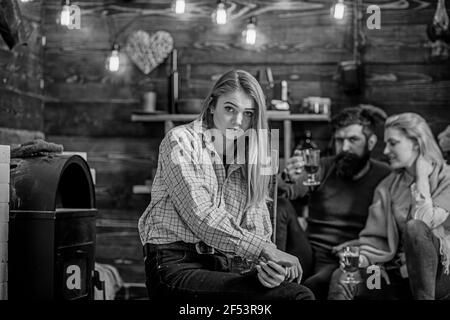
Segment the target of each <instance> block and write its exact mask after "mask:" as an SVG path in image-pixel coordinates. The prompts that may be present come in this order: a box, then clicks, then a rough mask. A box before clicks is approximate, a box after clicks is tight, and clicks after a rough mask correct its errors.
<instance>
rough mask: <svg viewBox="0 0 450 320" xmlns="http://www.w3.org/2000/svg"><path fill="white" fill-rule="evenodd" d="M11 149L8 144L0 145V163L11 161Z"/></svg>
mask: <svg viewBox="0 0 450 320" xmlns="http://www.w3.org/2000/svg"><path fill="white" fill-rule="evenodd" d="M10 155H11V150H10V147H9V146H5V145H0V163H10V162H11V158H10Z"/></svg>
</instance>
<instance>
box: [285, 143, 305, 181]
mask: <svg viewBox="0 0 450 320" xmlns="http://www.w3.org/2000/svg"><path fill="white" fill-rule="evenodd" d="M304 165H305V162H304V161H303V158H302V157H301V155H300V151H299V150H295V151H294V156H293V157H291V158H289V159H288V160H287V161H286V171H287V174H288V176H289V179H290V180H291V181H292V182H296V181H297V180H298V179H300V176H301V173H302V171H303V167H304Z"/></svg>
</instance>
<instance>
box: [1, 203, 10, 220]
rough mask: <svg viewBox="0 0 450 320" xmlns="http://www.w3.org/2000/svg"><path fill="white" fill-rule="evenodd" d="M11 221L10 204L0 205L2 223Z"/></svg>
mask: <svg viewBox="0 0 450 320" xmlns="http://www.w3.org/2000/svg"><path fill="white" fill-rule="evenodd" d="M8 221H9V204H7V203H0V223H5V222H8Z"/></svg>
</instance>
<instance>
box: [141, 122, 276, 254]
mask: <svg viewBox="0 0 450 320" xmlns="http://www.w3.org/2000/svg"><path fill="white" fill-rule="evenodd" d="M245 176H246V173H245V165H241V164H230V166H229V167H228V173H227V172H226V170H225V168H224V165H223V162H222V159H221V157H220V156H219V155H218V153H217V152H216V149H215V147H214V144H213V143H212V142H211V135H210V133H209V132H208V131H207V130H206V129H205V128H204V127H202V123H201V121H199V120H196V121H193V122H191V123H189V124H186V125H183V126H179V127H176V128H174V129H172V130H171V131H170V132H169V133H168V134H167V135H166V137H165V138H164V139H163V141H162V142H161V145H160V148H159V159H158V169H157V171H156V175H155V178H154V181H153V186H152V199H151V202H150V204H149V206H148V207H147V209H146V210H145V212H144V213H143V215H142V216H141V218H140V219H139V233H140V237H141V241H142V243H143V244H145V243H153V244H164V243H172V242H175V241H183V242H186V243H196V242H199V241H203V242H205V243H206V244H208V245H210V246H211V247H213V248H215V249H217V250H219V251H221V252H223V253H225V254H228V255H237V256H240V257H243V258H247V259H256V258H258V257H259V255H260V253H261V250H262V249H263V248H264V247H265V246H267V245H273V246H274V244H273V243H271V242H270V236H271V234H272V226H271V222H270V216H269V212H268V209H267V205H266V203H262V204H260V205H258V206H254V207H250V208H248V209H247V210H244V208H245V204H246V201H247V180H246V177H245Z"/></svg>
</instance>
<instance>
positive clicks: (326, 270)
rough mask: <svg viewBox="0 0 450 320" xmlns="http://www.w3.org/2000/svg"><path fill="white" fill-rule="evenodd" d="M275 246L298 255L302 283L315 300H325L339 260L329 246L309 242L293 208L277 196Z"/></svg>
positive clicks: (288, 202)
mask: <svg viewBox="0 0 450 320" xmlns="http://www.w3.org/2000/svg"><path fill="white" fill-rule="evenodd" d="M276 245H277V248H278V249H280V250H283V251H286V252H287V253H290V254H292V255H295V256H296V257H298V259H299V261H300V264H301V265H302V268H303V284H304V285H305V286H306V287H308V288H309V289H311V291H312V292H313V293H314V295H315V296H316V299H320V300H324V299H326V298H327V295H328V288H329V284H330V280H331V275H332V274H333V272H334V271H335V270H336V268H338V267H339V260H338V258H337V257H336V256H335V255H334V254H332V253H331V250H330V249H327V248H323V247H320V246H317V245H313V244H311V243H310V242H309V240H308V235H307V233H306V232H305V231H304V230H303V229H302V228H301V226H300V224H299V223H298V220H297V212H296V211H295V208H294V207H293V206H292V203H291V202H290V201H289V200H288V199H285V198H278V203H277V230H276Z"/></svg>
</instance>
